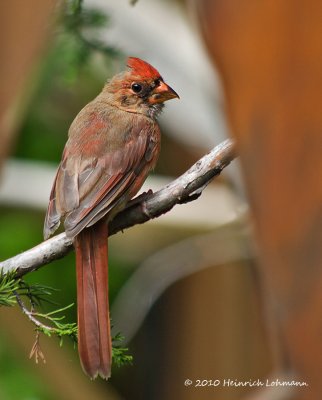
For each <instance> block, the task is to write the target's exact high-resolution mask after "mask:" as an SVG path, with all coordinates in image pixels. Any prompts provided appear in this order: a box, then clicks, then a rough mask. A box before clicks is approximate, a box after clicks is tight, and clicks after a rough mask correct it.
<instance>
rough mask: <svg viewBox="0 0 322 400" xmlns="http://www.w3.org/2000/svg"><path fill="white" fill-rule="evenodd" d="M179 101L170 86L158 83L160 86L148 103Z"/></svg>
mask: <svg viewBox="0 0 322 400" xmlns="http://www.w3.org/2000/svg"><path fill="white" fill-rule="evenodd" d="M175 98H177V99H180V97H179V95H178V93H176V92H175V91H174V90H173V89H172V88H171V87H170V86H168V85H167V84H166V83H164V82H163V81H161V82H160V85H159V86H157V87H156V88H155V89H154V90H153V92H152V96H151V97H150V103H151V104H155V103H163V102H164V101H167V100H171V99H175Z"/></svg>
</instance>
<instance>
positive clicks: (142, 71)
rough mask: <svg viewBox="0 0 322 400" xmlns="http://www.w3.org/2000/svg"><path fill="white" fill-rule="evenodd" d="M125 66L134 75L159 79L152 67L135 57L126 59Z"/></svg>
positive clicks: (158, 74)
mask: <svg viewBox="0 0 322 400" xmlns="http://www.w3.org/2000/svg"><path fill="white" fill-rule="evenodd" d="M127 66H128V67H129V68H131V69H132V71H133V73H134V74H135V75H138V76H141V77H142V78H159V77H160V73H159V72H158V70H156V69H155V68H154V67H152V65H150V64H149V63H147V62H146V61H143V60H141V59H140V58H136V57H129V58H128V59H127Z"/></svg>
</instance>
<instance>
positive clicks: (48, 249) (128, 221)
mask: <svg viewBox="0 0 322 400" xmlns="http://www.w3.org/2000/svg"><path fill="white" fill-rule="evenodd" d="M235 157H236V154H235V146H234V143H233V141H232V140H230V139H227V140H225V141H224V142H222V143H220V144H219V145H218V146H216V147H214V148H213V149H212V150H211V151H210V152H209V153H208V154H206V155H205V156H203V157H202V158H201V159H200V160H199V161H197V162H196V163H195V164H194V165H193V166H192V167H191V168H190V169H189V170H188V171H186V172H185V173H184V174H183V175H181V176H180V177H179V178H177V179H175V180H174V181H173V182H171V183H170V184H168V185H166V186H165V187H163V188H162V189H160V190H158V191H157V192H155V193H152V192H148V193H144V194H143V195H140V196H138V197H137V198H135V199H133V200H132V201H131V202H129V204H128V206H127V207H126V208H125V209H124V210H123V211H122V212H120V213H119V214H118V215H117V216H116V217H115V218H114V219H113V220H112V221H110V223H109V235H110V236H111V235H114V234H115V233H117V232H119V231H122V230H124V229H127V228H129V227H131V226H133V225H137V224H142V223H144V222H146V221H148V220H150V219H152V218H156V217H159V216H160V215H162V214H164V213H166V212H168V211H170V210H171V209H172V208H173V207H174V206H175V205H176V204H183V203H188V202H190V201H193V200H195V199H197V198H198V197H199V196H200V195H201V193H202V191H203V190H204V189H205V187H206V186H207V185H208V183H209V182H210V181H211V180H212V179H213V178H214V177H215V176H218V175H219V174H220V173H221V171H222V170H223V169H224V168H225V167H226V166H227V165H229V164H230V162H231V161H232V160H233V159H234V158H235ZM71 249H72V241H71V240H70V239H68V238H67V237H66V235H65V233H61V234H59V235H56V236H54V237H53V238H51V239H48V240H46V241H45V242H42V243H40V244H39V245H37V246H35V247H33V248H31V249H29V250H27V251H25V252H23V253H21V254H18V255H16V256H14V257H12V258H9V259H7V260H6V261H3V262H1V263H0V271H2V272H3V273H6V272H9V271H12V270H16V271H17V276H22V275H25V274H26V273H28V272H32V271H35V270H37V269H38V268H40V267H41V266H43V265H46V264H48V263H50V262H51V261H54V260H57V259H59V258H62V257H64V256H65V255H66V254H67V253H68V252H69V251H71Z"/></svg>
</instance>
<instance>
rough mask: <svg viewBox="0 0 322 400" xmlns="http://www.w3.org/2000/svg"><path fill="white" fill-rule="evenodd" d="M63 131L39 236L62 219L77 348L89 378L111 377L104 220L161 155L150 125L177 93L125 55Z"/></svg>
mask: <svg viewBox="0 0 322 400" xmlns="http://www.w3.org/2000/svg"><path fill="white" fill-rule="evenodd" d="M127 65H128V67H129V70H128V71H125V72H123V73H120V74H118V75H116V76H114V77H113V78H112V79H111V80H110V81H109V82H107V84H106V85H105V86H104V88H103V90H102V92H101V93H100V94H99V95H98V96H97V97H96V98H95V99H94V100H93V101H92V102H90V103H89V104H87V105H86V106H85V107H84V108H83V109H82V110H81V111H80V113H79V114H78V115H77V116H76V118H75V119H74V121H73V123H72V124H71V127H70V129H69V134H68V141H67V143H66V146H65V149H64V152H63V156H62V160H61V163H60V165H59V168H58V171H57V174H56V178H55V181H54V184H53V188H52V191H51V194H50V200H49V206H48V210H47V215H46V219H45V226H44V237H45V239H47V238H48V237H49V236H50V235H52V234H53V233H54V232H55V231H56V229H57V228H58V226H59V224H60V219H61V218H62V219H63V220H64V226H65V231H66V235H67V236H68V237H70V238H71V239H73V241H74V247H75V251H76V272H77V314H78V351H79V356H80V361H81V364H82V367H83V369H84V371H85V373H86V374H88V375H89V376H90V377H91V378H96V377H97V375H100V376H101V377H102V378H105V379H107V378H108V377H109V376H110V374H111V359H112V345H111V333H110V319H109V303H108V283H107V276H108V275H107V235H108V221H110V220H111V219H112V218H113V216H114V215H115V214H116V213H118V212H119V211H120V210H121V209H122V208H124V207H125V205H126V203H127V202H128V201H129V200H130V199H131V198H132V197H133V196H135V194H136V193H137V192H138V191H139V189H140V188H141V186H142V184H143V182H144V181H145V179H146V177H147V175H148V173H149V171H150V170H151V169H153V168H154V166H155V164H156V162H157V159H158V155H159V151H160V129H159V127H158V124H157V122H156V120H157V117H158V115H159V114H160V112H161V110H162V108H163V103H164V102H165V101H166V100H170V99H173V98H175V97H178V98H179V96H178V95H177V93H176V92H175V91H174V90H173V89H171V88H170V86H168V85H167V84H166V83H165V82H164V81H163V79H162V77H161V75H160V74H159V72H158V71H157V70H156V69H155V68H153V67H152V66H151V65H150V64H148V63H147V62H145V61H143V60H140V59H139V58H134V57H130V58H129V59H128V62H127Z"/></svg>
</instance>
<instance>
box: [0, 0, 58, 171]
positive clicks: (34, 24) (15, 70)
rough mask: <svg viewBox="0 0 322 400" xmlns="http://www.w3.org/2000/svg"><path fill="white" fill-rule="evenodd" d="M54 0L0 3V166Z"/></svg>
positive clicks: (41, 47)
mask: <svg viewBox="0 0 322 400" xmlns="http://www.w3.org/2000/svg"><path fill="white" fill-rule="evenodd" d="M55 5H56V1H55V0H28V1H21V0H10V1H1V2H0V51H1V62H0V82H1V84H0V167H1V162H2V161H3V159H4V158H5V157H6V156H7V155H8V152H9V151H10V148H11V145H12V142H13V141H14V136H15V132H16V130H17V128H18V126H19V123H20V120H21V115H22V110H23V109H24V108H25V107H24V105H23V104H22V95H24V96H25V95H26V93H23V91H24V89H26V85H27V84H30V81H31V76H32V73H33V69H34V68H35V64H36V62H37V61H39V58H40V57H39V56H40V53H41V51H44V50H45V45H46V42H47V40H48V36H49V31H50V29H49V28H50V23H51V19H52V17H53V10H54V6H55Z"/></svg>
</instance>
